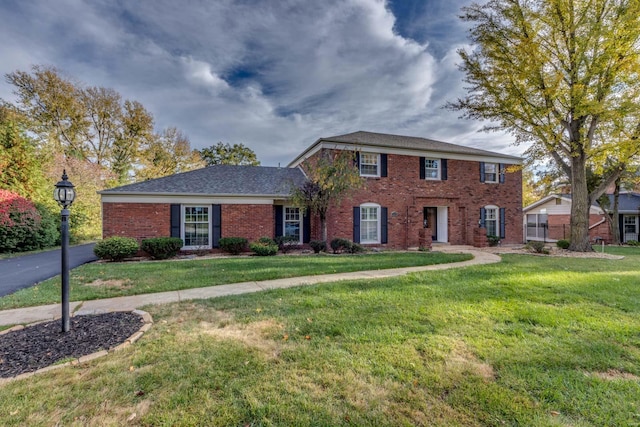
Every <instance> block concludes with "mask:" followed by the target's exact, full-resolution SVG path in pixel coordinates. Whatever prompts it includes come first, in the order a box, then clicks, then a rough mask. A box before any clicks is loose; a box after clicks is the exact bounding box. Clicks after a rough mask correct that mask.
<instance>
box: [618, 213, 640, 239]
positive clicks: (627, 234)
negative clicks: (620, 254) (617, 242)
mask: <svg viewBox="0 0 640 427" xmlns="http://www.w3.org/2000/svg"><path fill="white" fill-rule="evenodd" d="M623 230H624V236H622V239H623V240H624V241H625V242H627V241H629V240H638V217H637V216H636V215H624V217H623Z"/></svg>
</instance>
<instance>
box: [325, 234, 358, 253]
mask: <svg viewBox="0 0 640 427" xmlns="http://www.w3.org/2000/svg"><path fill="white" fill-rule="evenodd" d="M330 245H331V249H333V253H334V254H337V253H340V252H351V246H353V242H351V240H349V239H343V238H340V237H336V238H335V239H333V240H332V241H331V243H330Z"/></svg>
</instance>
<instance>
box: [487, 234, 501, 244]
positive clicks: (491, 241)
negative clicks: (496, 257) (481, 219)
mask: <svg viewBox="0 0 640 427" xmlns="http://www.w3.org/2000/svg"><path fill="white" fill-rule="evenodd" d="M487 242H489V246H498V245H499V244H500V237H498V236H492V235H488V236H487Z"/></svg>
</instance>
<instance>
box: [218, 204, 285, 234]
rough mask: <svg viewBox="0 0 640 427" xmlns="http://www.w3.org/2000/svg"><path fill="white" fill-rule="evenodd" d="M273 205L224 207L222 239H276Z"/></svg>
mask: <svg viewBox="0 0 640 427" xmlns="http://www.w3.org/2000/svg"><path fill="white" fill-rule="evenodd" d="M274 233H275V213H274V209H273V206H272V205H222V233H221V234H222V237H246V238H247V239H249V241H250V242H251V241H253V240H257V239H259V238H260V237H263V236H267V237H275V236H274Z"/></svg>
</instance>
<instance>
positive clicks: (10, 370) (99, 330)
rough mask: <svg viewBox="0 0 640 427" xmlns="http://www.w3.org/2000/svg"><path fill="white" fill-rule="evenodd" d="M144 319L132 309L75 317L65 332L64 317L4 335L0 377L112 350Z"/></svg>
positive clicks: (0, 345) (1, 337)
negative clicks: (132, 311)
mask: <svg viewBox="0 0 640 427" xmlns="http://www.w3.org/2000/svg"><path fill="white" fill-rule="evenodd" d="M142 325H144V321H143V319H142V317H141V316H139V315H137V314H134V313H131V312H113V313H105V314H97V315H84V316H74V317H71V319H70V330H69V332H67V333H63V332H62V330H61V329H62V321H61V320H60V319H58V320H54V321H51V322H45V323H38V324H35V325H32V326H28V327H26V328H24V329H21V330H17V331H11V332H9V333H6V334H4V335H0V378H10V377H14V376H16V375H19V374H23V373H25V372H33V371H37V370H38V369H41V368H45V367H47V366H50V365H53V364H54V363H56V362H59V361H61V360H65V359H70V358H74V359H77V358H79V357H81V356H86V355H88V354H91V353H95V352H97V351H100V350H109V349H110V348H113V347H115V346H117V345H119V344H122V343H123V342H125V341H126V340H127V338H129V337H130V336H131V335H133V334H134V333H135V332H137V331H138V330H139V329H140V328H141V327H142Z"/></svg>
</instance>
